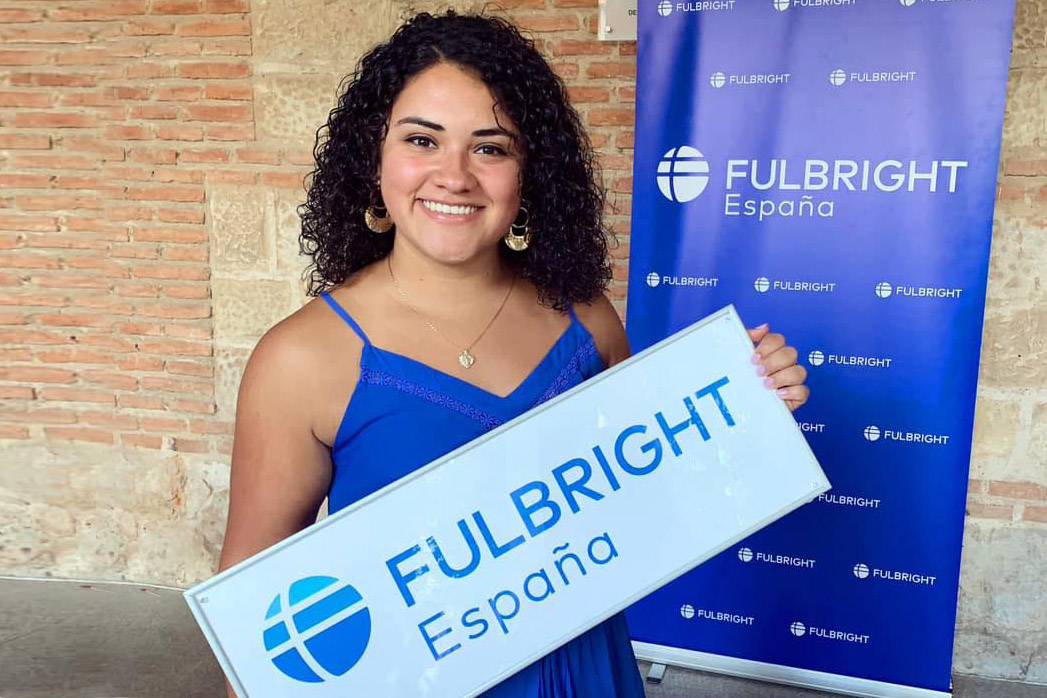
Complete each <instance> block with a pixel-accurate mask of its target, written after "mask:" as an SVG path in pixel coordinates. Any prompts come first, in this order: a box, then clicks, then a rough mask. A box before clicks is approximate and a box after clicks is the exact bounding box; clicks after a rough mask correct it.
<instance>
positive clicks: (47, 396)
mask: <svg viewBox="0 0 1047 698" xmlns="http://www.w3.org/2000/svg"><path fill="white" fill-rule="evenodd" d="M39 395H40V399H41V400H54V401H61V402H90V403H95V404H99V405H115V404H116V396H115V395H113V393H112V392H110V391H108V390H87V389H84V388H41V389H40V390H39Z"/></svg>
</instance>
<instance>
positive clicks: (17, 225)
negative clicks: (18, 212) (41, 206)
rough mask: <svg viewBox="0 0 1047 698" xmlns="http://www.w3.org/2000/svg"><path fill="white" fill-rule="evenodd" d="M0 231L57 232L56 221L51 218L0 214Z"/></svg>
mask: <svg viewBox="0 0 1047 698" xmlns="http://www.w3.org/2000/svg"><path fill="white" fill-rule="evenodd" d="M0 229H3V230H32V231H37V232H47V231H50V230H58V219H57V218H55V217H52V216H9V215H4V214H0Z"/></svg>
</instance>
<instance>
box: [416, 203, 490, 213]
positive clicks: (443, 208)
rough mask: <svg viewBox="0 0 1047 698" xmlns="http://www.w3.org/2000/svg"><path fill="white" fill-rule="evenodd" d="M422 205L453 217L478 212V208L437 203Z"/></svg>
mask: <svg viewBox="0 0 1047 698" xmlns="http://www.w3.org/2000/svg"><path fill="white" fill-rule="evenodd" d="M422 204H423V205H424V206H425V207H426V208H427V209H429V210H430V211H436V212H437V213H449V214H451V215H453V216H466V215H469V214H470V213H473V212H474V211H476V210H478V209H479V207H478V206H450V205H448V204H441V203H439V202H437V201H424V200H423V201H422Z"/></svg>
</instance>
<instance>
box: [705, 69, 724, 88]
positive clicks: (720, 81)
mask: <svg viewBox="0 0 1047 698" xmlns="http://www.w3.org/2000/svg"><path fill="white" fill-rule="evenodd" d="M709 84H710V85H712V86H713V87H715V88H716V89H720V88H721V87H723V86H724V85H726V84H727V76H726V75H724V74H723V73H720V72H716V73H713V74H712V75H710V76H709Z"/></svg>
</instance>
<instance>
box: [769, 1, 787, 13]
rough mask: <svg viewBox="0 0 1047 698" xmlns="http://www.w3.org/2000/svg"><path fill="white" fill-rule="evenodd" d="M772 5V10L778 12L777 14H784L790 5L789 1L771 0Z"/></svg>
mask: <svg viewBox="0 0 1047 698" xmlns="http://www.w3.org/2000/svg"><path fill="white" fill-rule="evenodd" d="M772 4H773V5H774V9H776V10H778V11H779V12H785V11H786V10H788V9H789V5H790V3H789V0H773V3H772Z"/></svg>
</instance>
